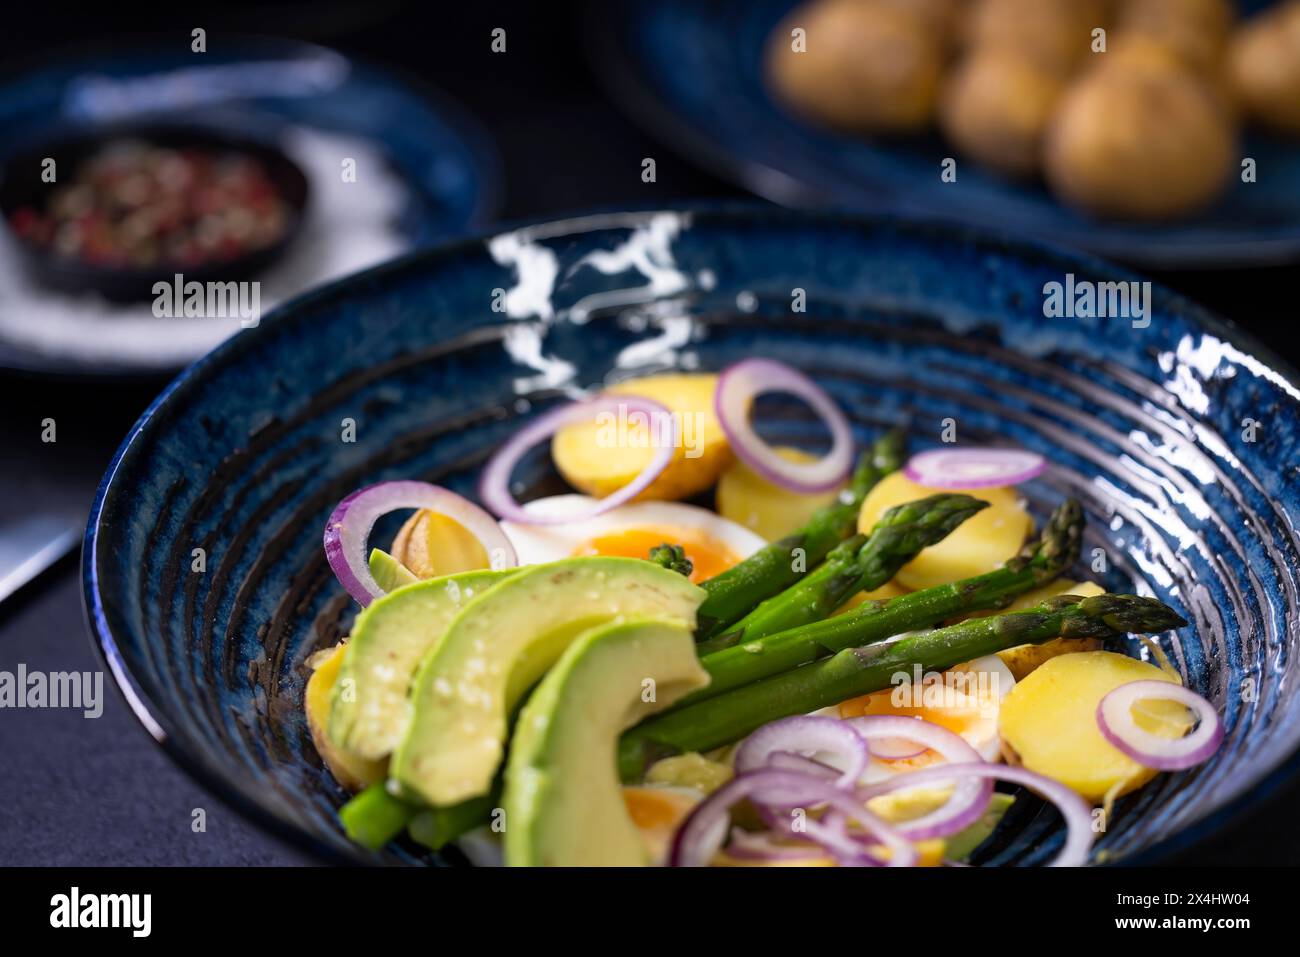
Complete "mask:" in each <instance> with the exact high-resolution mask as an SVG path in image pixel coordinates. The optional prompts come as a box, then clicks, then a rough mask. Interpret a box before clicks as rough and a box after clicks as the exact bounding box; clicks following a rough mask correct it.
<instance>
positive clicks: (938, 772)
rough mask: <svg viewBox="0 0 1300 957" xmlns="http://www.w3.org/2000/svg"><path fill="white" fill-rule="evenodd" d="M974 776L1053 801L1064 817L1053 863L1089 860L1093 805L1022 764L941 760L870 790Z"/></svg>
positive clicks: (1077, 864) (1079, 863)
mask: <svg viewBox="0 0 1300 957" xmlns="http://www.w3.org/2000/svg"><path fill="white" fill-rule="evenodd" d="M960 778H966V779H974V780H980V781H983V782H985V783H989V782H992V781H1009V782H1010V783H1012V784H1019V785H1021V786H1022V787H1027V788H1029V789H1030V790H1031V791H1037V792H1038V793H1039V794H1040V795H1042V796H1043V797H1045V798H1046V799H1047V800H1049V801H1051V802H1052V803H1053V804H1055V805H1056V807H1057V809H1058V810H1059V811H1060V812H1061V816H1062V817H1064V818H1065V826H1066V835H1065V846H1064V847H1063V848H1061V853H1060V854H1058V855H1057V856H1056V858H1055V859H1054V860H1053V861H1052V863H1051V865H1050V866H1052V867H1080V866H1082V865H1084V864H1086V863H1088V850H1089V848H1091V847H1092V840H1093V830H1092V808H1090V807H1089V806H1088V804H1087V802H1085V801H1084V800H1083V798H1081V797H1079V795H1077V794H1075V793H1074V792H1073V791H1071V790H1070V789H1069V788H1068V787H1066V786H1065V785H1064V784H1061V783H1060V782H1059V781H1053V780H1052V779H1051V778H1048V777H1044V776H1043V775H1041V774H1035V773H1034V772H1033V771H1027V770H1025V769H1024V768H1017V767H1011V766H1008V765H1005V764H990V763H989V762H987V761H980V762H978V763H967V764H940V765H937V766H935V767H932V768H921V769H920V770H919V771H908V772H906V773H904V774H900V775H899V776H898V777H896V778H894V779H893V780H891V781H887V782H885V783H884V784H881V785H877V786H876V787H875V788H873V789H872V790H881V789H883V790H885V791H888V792H893V791H903V790H907V789H909V788H915V787H924V786H925V785H935V784H942V783H945V782H948V781H952V780H954V779H960Z"/></svg>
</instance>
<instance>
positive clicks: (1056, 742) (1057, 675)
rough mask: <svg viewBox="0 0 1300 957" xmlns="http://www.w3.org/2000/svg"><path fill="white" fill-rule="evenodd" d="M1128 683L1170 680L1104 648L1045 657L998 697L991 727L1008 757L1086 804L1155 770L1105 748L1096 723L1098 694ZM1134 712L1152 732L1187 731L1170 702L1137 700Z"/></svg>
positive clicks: (1179, 709)
mask: <svg viewBox="0 0 1300 957" xmlns="http://www.w3.org/2000/svg"><path fill="white" fill-rule="evenodd" d="M1131 681H1169V682H1173V681H1174V679H1173V678H1172V677H1171V676H1170V675H1168V674H1167V673H1165V672H1164V671H1161V670H1160V669H1159V668H1157V667H1156V666H1155V665H1151V664H1147V663H1146V662H1144V661H1138V660H1137V659H1136V658H1129V657H1127V656H1125V655H1118V654H1115V653H1113V652H1109V651H1087V652H1083V653H1081V654H1074V655H1061V656H1060V657H1057V658H1053V659H1051V660H1050V661H1048V662H1045V663H1044V664H1043V665H1042V666H1041V667H1039V668H1038V669H1037V670H1035V671H1034V672H1033V673H1032V674H1030V675H1028V676H1027V677H1026V678H1025V679H1024V680H1023V681H1018V682H1017V683H1016V685H1015V687H1013V688H1012V689H1011V692H1010V693H1009V694H1008V695H1007V696H1006V698H1004V699H1003V700H1002V709H1001V712H1000V713H999V715H998V730H999V732H1000V733H1001V736H1002V742H1003V749H1004V751H1005V753H1006V754H1007V757H1008V759H1010V760H1013V761H1015V762H1016V763H1019V764H1022V765H1024V766H1025V767H1026V768H1028V769H1029V770H1030V771H1035V772H1037V773H1038V774H1043V775H1046V776H1047V777H1049V778H1053V779H1054V780H1057V781H1060V782H1061V783H1062V784H1064V785H1066V786H1068V787H1070V788H1072V789H1073V790H1075V791H1077V792H1078V793H1079V795H1080V796H1082V797H1084V798H1086V799H1087V800H1090V801H1092V802H1093V803H1094V804H1096V803H1100V802H1101V801H1102V799H1103V798H1104V797H1105V796H1106V795H1107V793H1108V792H1110V791H1111V789H1112V788H1116V789H1118V790H1117V791H1116V796H1119V795H1121V794H1127V793H1128V792H1129V791H1132V790H1134V789H1136V788H1139V787H1141V786H1142V785H1144V784H1146V783H1147V782H1148V781H1150V780H1151V779H1152V778H1153V777H1155V775H1156V772H1155V771H1154V770H1152V769H1151V768H1147V767H1143V766H1142V765H1140V764H1138V763H1137V762H1136V761H1134V760H1133V759H1132V758H1130V757H1128V756H1126V755H1125V754H1124V753H1123V752H1121V751H1119V750H1118V749H1117V748H1115V747H1114V746H1113V745H1111V744H1110V742H1108V741H1107V740H1106V739H1105V738H1104V737H1102V733H1101V729H1100V727H1098V725H1097V705H1099V704H1100V703H1101V699H1102V698H1104V697H1105V696H1106V695H1107V694H1109V693H1110V692H1111V691H1114V690H1115V689H1116V688H1118V687H1119V686H1120V685H1124V684H1128V683H1129V682H1131ZM1134 717H1135V720H1136V721H1137V722H1138V724H1139V725H1140V726H1142V727H1143V728H1144V729H1145V730H1148V731H1150V732H1151V733H1153V734H1165V735H1168V736H1169V737H1177V736H1179V735H1181V734H1183V733H1184V732H1185V730H1186V728H1187V720H1188V719H1187V710H1186V709H1185V708H1184V707H1183V706H1182V705H1179V704H1175V703H1174V702H1165V701H1150V702H1144V703H1143V704H1142V706H1141V708H1140V709H1134Z"/></svg>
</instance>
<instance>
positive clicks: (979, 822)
mask: <svg viewBox="0 0 1300 957" xmlns="http://www.w3.org/2000/svg"><path fill="white" fill-rule="evenodd" d="M1014 801H1015V798H1014V797H1012V796H1011V795H1010V794H1003V793H1002V792H1000V791H995V792H994V793H993V797H992V798H991V799H990V800H989V806H988V808H987V809H986V810H985V811H984V813H983V814H981V815H980V816H979V817H977V818H976V819H975V820H973V821H971V822H970V824H968V825H966V827H965V828H963V829H962V830H960V831H958V832H957V833H956V834H954V835H952V836H951V837H949V838H947V841H946V843H945V846H944V851H943V856H944V857H946V858H948V860H950V861H965V860H966V859H967V858H969V857H970V856H971V855H972V854H974V853H975V852H976V851H977V850H979V846H980V845H981V844H983V843H984V842H985V841H987V840H988V839H989V838H990V837H992V836H993V832H994V831H995V830H997V826H998V824H999V823H1000V822H1001V821H1002V818H1003V817H1004V816H1005V815H1006V813H1007V810H1008V809H1009V808H1010V807H1011V804H1012V802H1014Z"/></svg>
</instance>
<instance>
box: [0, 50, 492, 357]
mask: <svg viewBox="0 0 1300 957" xmlns="http://www.w3.org/2000/svg"><path fill="white" fill-rule="evenodd" d="M156 120H163V121H178V120H179V121H193V122H201V123H203V124H205V125H208V126H212V127H214V128H217V129H225V130H228V131H230V132H231V133H235V134H240V135H248V136H252V137H256V138H259V139H264V140H277V139H279V138H281V137H282V136H283V135H284V134H286V133H292V131H294V130H303V131H308V132H309V133H310V134H312V135H313V136H317V137H343V138H346V142H347V143H350V144H351V143H355V144H360V145H365V146H367V148H368V149H371V150H373V151H374V153H373V155H377V156H378V157H379V159H380V161H381V162H383V163H385V164H386V165H387V167H388V169H387V170H385V171H382V175H383V176H385V177H391V178H393V180H394V181H395V182H398V183H400V184H401V187H402V188H403V189H404V190H405V192H406V196H405V197H404V199H403V201H402V203H401V205H400V209H399V210H398V211H397V212H396V213H395V214H394V219H393V221H392V222H391V228H392V232H393V235H394V239H393V242H394V243H395V244H398V249H399V251H403V250H409V249H413V248H416V247H420V246H427V245H430V244H431V243H434V242H436V241H439V240H445V239H448V238H450V237H452V236H455V235H458V234H462V233H464V232H466V231H467V230H469V229H471V228H478V227H481V226H482V225H483V224H484V223H485V222H487V221H488V220H489V219H490V218H491V216H492V215H493V214H495V212H496V209H497V206H498V203H499V199H500V191H501V190H500V173H499V169H498V161H497V157H496V154H495V151H494V149H493V147H492V146H491V144H490V142H489V140H488V138H487V136H486V134H485V133H483V132H482V131H481V130H480V129H479V127H478V126H477V124H476V123H475V122H473V121H472V120H471V119H470V118H469V117H468V116H467V115H466V114H464V113H463V112H462V111H461V109H460V108H459V107H457V106H456V105H455V104H453V103H451V102H449V101H446V100H444V99H443V98H441V97H440V96H438V95H437V94H435V93H434V92H432V91H429V90H425V89H420V88H418V87H414V86H412V85H411V84H410V83H409V82H407V81H405V80H403V79H398V78H397V77H395V76H393V75H390V74H388V73H385V72H382V71H380V70H377V69H374V68H372V67H370V66H368V65H366V64H364V63H361V62H358V61H357V60H354V59H352V58H349V57H345V56H343V55H342V54H340V53H337V52H335V51H333V50H328V49H325V48H322V47H317V46H313V45H311V44H307V43H300V42H297V41H288V40H273V39H269V38H251V37H250V38H239V37H227V36H223V37H222V38H221V42H220V43H216V42H213V43H212V47H211V49H210V50H209V51H208V52H206V53H203V54H196V53H192V52H190V49H189V41H188V38H187V39H185V40H184V42H179V43H177V44H175V45H173V46H169V47H167V48H162V47H159V46H156V45H151V46H142V47H140V48H138V49H134V50H130V49H127V50H123V49H122V47H121V45H120V44H119V45H117V46H116V47H114V48H113V52H111V53H104V54H101V55H97V56H84V57H79V58H76V59H69V60H59V61H55V62H54V63H52V64H48V65H42V66H41V67H39V68H38V69H35V70H30V71H28V72H24V73H21V74H19V75H17V76H15V77H13V78H10V79H9V80H8V82H6V83H5V84H4V85H2V86H0V164H3V162H4V159H5V157H6V155H7V154H8V153H10V152H13V151H21V150H22V149H23V147H25V146H27V145H30V144H34V143H42V142H45V141H46V140H49V139H56V138H58V137H59V136H63V135H68V134H72V133H85V132H88V131H94V130H96V129H101V128H107V129H112V128H117V127H121V126H125V125H130V124H132V123H135V122H152V121H156ZM317 148H318V149H319V148H320V147H317ZM354 158H355V157H354ZM358 162H359V163H362V165H361V166H359V167H358V170H357V181H358V182H364V181H365V180H366V179H367V178H369V179H370V180H371V181H373V180H374V179H375V178H376V177H378V176H380V175H381V171H378V170H374V169H369V168H365V166H364V163H363V162H362V161H358ZM339 168H340V161H334V162H333V163H332V167H331V169H339ZM321 175H325V174H324V173H322V174H321ZM332 175H335V176H338V175H341V173H340V174H332ZM320 185H321V184H320V183H319V182H317V183H316V184H315V191H316V192H317V193H318V194H319V193H320ZM309 214H310V210H309ZM329 215H332V216H337V215H338V213H337V211H335V212H333V213H331V214H329ZM343 225H344V226H346V225H347V222H346V221H345V222H344V223H343ZM339 227H340V224H339V222H338V221H337V219H328V218H327V219H326V220H323V221H322V222H321V223H320V224H319V230H317V228H316V226H315V225H313V224H311V223H310V222H309V225H308V227H307V229H308V230H309V231H310V232H311V235H303V236H300V237H299V239H298V240H296V243H299V244H302V245H304V246H306V247H308V249H309V250H310V252H308V253H306V254H305V256H304V257H301V258H300V261H295V262H293V263H290V264H288V265H287V266H286V269H287V270H288V273H289V275H288V276H286V277H283V278H281V279H279V280H278V281H277V283H276V287H277V292H278V293H283V292H285V291H286V290H290V291H291V292H292V294H297V293H299V292H302V291H303V290H305V289H307V288H310V286H311V285H313V284H316V283H318V282H320V281H321V280H322V279H323V278H325V277H323V276H322V275H320V274H319V267H318V266H316V265H314V262H315V260H316V258H317V257H319V252H318V251H317V250H318V246H319V244H320V243H321V242H322V241H323V239H322V234H324V233H327V232H328V231H329V230H335V231H337V230H338V229H339ZM0 232H4V230H2V229H0ZM10 241H11V240H10V237H9V236H7V235H6V236H0V242H6V243H7V242H10ZM375 261H376V260H373V259H372V260H370V262H371V263H373V262H375ZM274 272H275V270H274V269H273V270H270V271H268V274H267V275H264V276H262V277H260V278H262V279H264V280H265V279H268V278H270V273H274ZM336 275H337V274H336ZM329 278H335V277H329ZM12 280H13V277H9V276H6V275H4V274H3V273H0V282H5V283H9V282H11V281H12ZM264 284H265V283H264ZM50 295H51V296H57V295H59V294H58V293H51V294H50ZM263 301H264V302H265V300H263ZM3 303H4V300H3V299H2V298H0V308H3ZM83 305H84V303H82V302H81V301H79V300H77V299H68V300H67V302H66V304H65V308H66V310H69V311H75V310H77V309H80V308H82V307H83ZM142 311H143V313H144V314H145V315H146V316H147V314H148V312H149V309H148V306H147V305H146V306H145V307H143V310H142ZM113 318H116V317H113ZM121 318H123V319H124V320H126V319H132V320H133V319H135V318H136V317H135V316H134V315H129V316H122V317H121ZM233 328H234V329H236V330H237V329H238V326H237V325H234V326H233ZM176 331H177V327H176V326H175V325H174V324H173V325H172V326H168V324H167V323H165V322H163V323H159V324H158V328H157V329H156V330H154V331H153V332H152V333H150V334H151V335H154V336H156V337H157V342H158V344H159V348H158V349H157V351H156V352H151V351H149V350H148V349H147V347H140V346H135V347H133V348H131V349H129V350H128V349H126V348H120V349H118V350H117V351H116V352H115V351H114V350H113V349H112V348H111V346H112V344H113V341H114V337H115V336H124V335H126V334H127V331H126V330H125V329H124V328H123V325H122V323H117V324H115V323H114V322H112V321H110V320H109V319H106V320H105V321H104V322H100V323H98V324H97V327H96V328H94V329H93V330H87V329H76V328H71V327H70V328H69V329H68V331H67V333H66V335H65V338H66V339H67V340H68V341H63V340H62V339H60V338H59V335H57V334H55V333H53V332H50V331H49V330H45V331H43V332H42V334H41V335H33V336H31V337H27V336H22V337H20V336H16V335H12V334H5V333H3V332H0V368H21V369H26V370H33V371H39V372H53V373H63V374H72V375H95V376H131V375H142V374H157V373H158V372H169V373H170V372H174V371H176V369H177V368H179V367H180V366H182V365H184V364H185V363H187V362H188V361H190V360H192V359H194V358H197V356H198V354H199V353H198V352H196V353H194V354H190V355H185V356H184V357H183V359H181V360H179V361H178V359H177V356H178V355H179V353H178V350H177V347H175V346H174V345H173V346H171V347H167V348H163V346H164V345H165V344H166V343H167V342H168V341H169V339H171V337H172V336H173V335H174V334H175V333H176ZM86 335H94V336H95V337H96V338H97V339H102V340H103V342H104V344H105V348H97V349H96V351H95V353H94V354H93V355H94V357H93V358H91V357H90V355H89V354H87V353H85V351H84V350H83V349H81V348H79V344H78V343H77V342H76V340H77V339H78V338H81V337H84V336H86ZM123 346H125V343H123ZM200 351H202V350H200Z"/></svg>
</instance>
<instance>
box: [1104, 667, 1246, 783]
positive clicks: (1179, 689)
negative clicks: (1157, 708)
mask: <svg viewBox="0 0 1300 957" xmlns="http://www.w3.org/2000/svg"><path fill="white" fill-rule="evenodd" d="M1152 700H1155V701H1176V702H1178V703H1179V704H1181V705H1185V706H1186V707H1187V708H1188V709H1190V710H1191V711H1193V712H1195V713H1196V717H1197V720H1198V722H1199V723H1198V724H1197V726H1196V729H1195V730H1194V731H1193V732H1192V733H1191V734H1189V735H1186V736H1184V737H1181V738H1162V737H1160V736H1159V735H1155V734H1152V733H1151V732H1149V731H1146V730H1144V729H1142V728H1141V727H1139V726H1138V724H1137V722H1136V721H1134V720H1133V705H1134V704H1136V703H1137V702H1139V701H1152ZM1097 724H1098V725H1099V726H1100V728H1101V733H1102V735H1103V736H1104V737H1105V738H1106V740H1107V741H1109V742H1110V743H1111V744H1113V745H1114V746H1115V747H1116V748H1118V749H1119V750H1120V751H1122V752H1124V753H1125V754H1127V755H1128V756H1129V757H1130V758H1132V759H1133V760H1134V761H1136V762H1137V763H1138V764H1141V765H1144V766H1146V767H1148V768H1155V769H1156V770H1158V771H1181V770H1182V769H1183V768H1190V767H1191V766H1192V765H1194V764H1200V763H1201V762H1202V761H1204V760H1206V759H1207V758H1209V757H1210V756H1211V755H1212V754H1214V752H1215V751H1216V750H1218V747H1219V744H1220V743H1221V742H1222V741H1223V722H1222V721H1221V720H1219V713H1218V712H1217V711H1216V710H1215V709H1214V705H1212V704H1210V702H1208V701H1206V700H1205V699H1204V698H1202V697H1201V696H1200V695H1198V694H1197V693H1196V692H1195V691H1191V690H1189V689H1187V688H1184V687H1183V686H1182V685H1176V684H1174V683H1173V682H1172V681H1154V680H1146V681H1130V682H1129V683H1128V684H1124V685H1120V686H1119V687H1118V688H1116V689H1115V690H1114V691H1112V692H1111V693H1110V694H1108V695H1106V697H1104V698H1102V699H1101V703H1100V704H1098V705H1097Z"/></svg>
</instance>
